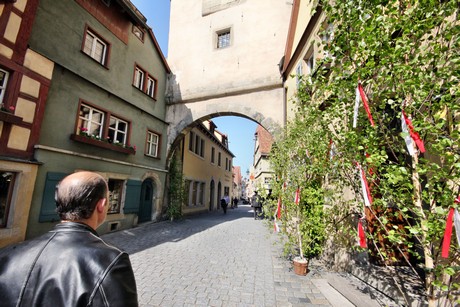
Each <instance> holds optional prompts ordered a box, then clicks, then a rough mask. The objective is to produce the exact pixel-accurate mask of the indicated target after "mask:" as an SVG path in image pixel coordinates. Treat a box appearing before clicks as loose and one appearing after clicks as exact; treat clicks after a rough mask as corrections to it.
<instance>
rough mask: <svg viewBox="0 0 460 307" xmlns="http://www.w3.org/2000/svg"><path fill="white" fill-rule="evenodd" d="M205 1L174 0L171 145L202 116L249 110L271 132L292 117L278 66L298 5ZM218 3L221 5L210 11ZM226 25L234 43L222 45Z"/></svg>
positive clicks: (170, 58)
mask: <svg viewBox="0 0 460 307" xmlns="http://www.w3.org/2000/svg"><path fill="white" fill-rule="evenodd" d="M205 2H206V3H204V2H203V0H187V1H177V0H176V1H171V16H170V32H169V48H168V50H169V51H168V52H169V54H168V63H169V65H170V67H171V70H172V73H173V76H172V77H171V79H170V82H169V89H170V93H172V104H171V105H170V106H168V110H167V117H166V120H167V121H168V122H170V123H171V125H170V129H171V130H170V131H169V132H168V143H169V144H171V143H172V142H173V141H174V139H175V138H176V137H177V135H178V134H179V133H181V131H182V130H183V129H184V128H185V127H187V125H189V124H191V123H192V122H194V121H195V120H199V119H201V118H209V117H213V116H216V115H217V116H218V115H242V116H244V117H247V118H250V119H253V120H255V121H256V122H258V123H261V124H262V125H263V126H264V127H266V128H267V129H269V130H271V126H272V125H274V124H275V123H276V124H277V125H279V126H282V125H283V123H284V104H283V88H282V78H281V75H280V71H279V66H278V64H279V63H280V60H281V58H282V56H283V54H284V47H285V41H286V36H287V30H288V26H289V17H290V13H291V9H292V4H290V3H288V2H286V1H277V0H251V1H224V0H222V1H217V2H216V1H205ZM211 2H212V4H213V5H215V4H217V6H218V7H217V8H218V9H216V10H212V9H209V8H210V5H211ZM205 4H206V5H205ZM203 8H204V11H203ZM224 29H230V32H231V43H230V46H228V47H225V48H220V49H217V48H216V44H217V43H216V37H217V32H219V31H221V30H224ZM268 122H269V123H268Z"/></svg>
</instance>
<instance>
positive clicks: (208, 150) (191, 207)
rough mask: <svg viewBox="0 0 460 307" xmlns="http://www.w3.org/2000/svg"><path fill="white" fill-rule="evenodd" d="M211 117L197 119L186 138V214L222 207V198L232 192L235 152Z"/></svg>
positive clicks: (184, 170)
mask: <svg viewBox="0 0 460 307" xmlns="http://www.w3.org/2000/svg"><path fill="white" fill-rule="evenodd" d="M216 128H217V127H216V125H215V124H214V123H213V122H212V121H211V120H205V121H202V122H200V123H197V124H196V126H195V127H193V128H192V129H191V130H190V131H189V132H188V133H187V134H186V136H185V138H184V139H183V146H182V148H183V162H182V165H183V174H184V178H185V188H186V200H185V203H184V204H183V206H182V213H183V214H184V215H187V214H193V213H198V212H204V211H215V210H220V199H221V198H222V197H223V196H224V195H229V197H232V195H233V173H232V164H233V157H234V155H233V154H232V152H231V151H230V150H229V148H228V138H227V136H226V135H225V134H223V133H221V132H219V131H218V130H216Z"/></svg>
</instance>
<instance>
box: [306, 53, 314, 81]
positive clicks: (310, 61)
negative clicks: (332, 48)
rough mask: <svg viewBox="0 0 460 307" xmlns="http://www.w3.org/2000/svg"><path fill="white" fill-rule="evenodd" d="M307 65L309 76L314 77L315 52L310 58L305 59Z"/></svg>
mask: <svg viewBox="0 0 460 307" xmlns="http://www.w3.org/2000/svg"><path fill="white" fill-rule="evenodd" d="M305 63H306V65H307V74H308V75H312V74H313V72H314V70H315V52H314V50H312V51H311V54H310V56H308V57H307V58H305Z"/></svg>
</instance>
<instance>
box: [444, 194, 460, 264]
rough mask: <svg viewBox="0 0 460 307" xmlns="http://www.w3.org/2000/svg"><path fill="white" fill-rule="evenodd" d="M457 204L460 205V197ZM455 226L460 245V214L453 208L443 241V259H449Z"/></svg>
mask: <svg viewBox="0 0 460 307" xmlns="http://www.w3.org/2000/svg"><path fill="white" fill-rule="evenodd" d="M454 202H455V203H456V204H459V203H460V195H459V196H458V197H457V198H456V199H455V201H454ZM453 225H455V233H456V236H457V243H458V244H460V214H459V213H458V210H457V209H455V208H453V207H451V208H450V209H449V213H448V214H447V220H446V228H445V230H444V239H443V240H442V251H441V256H442V257H443V258H447V257H449V249H450V240H451V238H452V226H453Z"/></svg>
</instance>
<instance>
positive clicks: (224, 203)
mask: <svg viewBox="0 0 460 307" xmlns="http://www.w3.org/2000/svg"><path fill="white" fill-rule="evenodd" d="M229 202H230V198H229V197H228V194H225V195H224V197H222V199H221V200H220V205H221V207H222V209H223V210H224V214H227V207H228V203H229Z"/></svg>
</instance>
